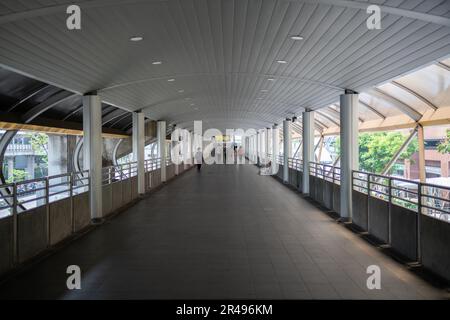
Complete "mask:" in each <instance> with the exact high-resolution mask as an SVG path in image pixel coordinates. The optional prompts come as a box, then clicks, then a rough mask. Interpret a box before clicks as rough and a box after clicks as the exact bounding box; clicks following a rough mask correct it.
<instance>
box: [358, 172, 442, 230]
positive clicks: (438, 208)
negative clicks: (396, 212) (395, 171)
mask: <svg viewBox="0 0 450 320" xmlns="http://www.w3.org/2000/svg"><path fill="white" fill-rule="evenodd" d="M352 190H355V191H358V192H361V193H364V194H368V195H369V196H371V197H374V198H378V199H381V200H384V201H387V202H389V203H392V204H395V205H397V206H400V207H404V208H406V209H409V210H411V211H414V212H420V213H421V214H426V215H428V216H431V217H433V218H436V219H439V220H442V221H445V222H449V223H450V188H449V187H445V186H439V185H436V184H431V183H422V182H419V181H413V180H408V179H405V178H400V177H392V176H386V175H381V174H376V173H370V172H364V171H358V170H353V176H352Z"/></svg>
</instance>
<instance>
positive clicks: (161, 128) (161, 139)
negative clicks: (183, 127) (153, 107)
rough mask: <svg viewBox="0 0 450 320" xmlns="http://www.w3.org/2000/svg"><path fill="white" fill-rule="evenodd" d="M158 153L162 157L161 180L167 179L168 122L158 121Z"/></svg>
mask: <svg viewBox="0 0 450 320" xmlns="http://www.w3.org/2000/svg"><path fill="white" fill-rule="evenodd" d="M157 131H158V132H157V138H158V154H159V157H160V159H161V182H165V181H166V180H167V179H166V122H165V121H158V124H157Z"/></svg>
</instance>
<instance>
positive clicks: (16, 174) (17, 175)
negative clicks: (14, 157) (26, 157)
mask: <svg viewBox="0 0 450 320" xmlns="http://www.w3.org/2000/svg"><path fill="white" fill-rule="evenodd" d="M27 176H28V175H27V173H26V172H25V170H20V169H13V172H12V177H9V178H8V179H7V180H6V183H13V182H19V181H24V180H26V179H27Z"/></svg>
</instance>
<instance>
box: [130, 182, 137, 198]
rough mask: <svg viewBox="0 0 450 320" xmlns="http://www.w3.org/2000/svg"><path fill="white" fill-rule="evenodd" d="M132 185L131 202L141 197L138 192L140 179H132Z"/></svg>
mask: <svg viewBox="0 0 450 320" xmlns="http://www.w3.org/2000/svg"><path fill="white" fill-rule="evenodd" d="M130 185H131V200H135V199H137V198H138V196H139V192H138V177H137V176H135V177H131V179H130Z"/></svg>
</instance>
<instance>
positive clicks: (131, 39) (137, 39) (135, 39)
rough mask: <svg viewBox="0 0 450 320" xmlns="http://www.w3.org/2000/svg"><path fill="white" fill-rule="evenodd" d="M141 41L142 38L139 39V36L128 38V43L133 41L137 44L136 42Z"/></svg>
mask: <svg viewBox="0 0 450 320" xmlns="http://www.w3.org/2000/svg"><path fill="white" fill-rule="evenodd" d="M142 40H144V37H140V36H134V37H131V38H130V41H133V42H138V41H142Z"/></svg>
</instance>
